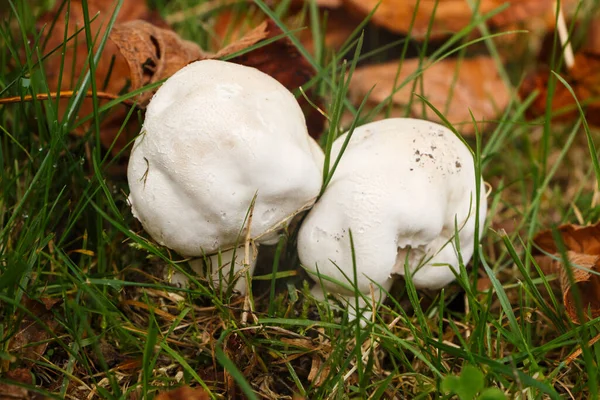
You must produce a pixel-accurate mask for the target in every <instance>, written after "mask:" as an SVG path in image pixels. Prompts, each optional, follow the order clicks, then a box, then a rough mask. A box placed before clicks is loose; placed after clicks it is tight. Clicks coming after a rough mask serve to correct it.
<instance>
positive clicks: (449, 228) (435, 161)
mask: <svg viewBox="0 0 600 400" xmlns="http://www.w3.org/2000/svg"><path fill="white" fill-rule="evenodd" d="M346 135H347V134H344V135H342V136H340V137H339V138H338V139H337V140H336V141H335V142H334V144H333V150H332V155H331V157H332V159H335V158H337V156H338V154H339V152H340V149H341V147H342V144H343V143H344V141H345V139H346ZM476 183H477V180H476V177H475V168H474V162H473V157H472V155H471V153H470V151H469V149H468V148H467V147H466V146H465V144H464V143H463V142H462V141H461V140H460V139H459V138H458V137H456V136H455V134H454V133H452V131H450V130H449V129H447V128H446V127H444V126H442V125H439V124H436V123H433V122H428V121H424V120H418V119H412V118H394V119H386V120H382V121H378V122H373V123H370V124H366V125H364V126H361V127H358V128H357V129H356V130H355V131H354V133H353V136H352V138H351V139H350V141H349V144H348V147H347V148H346V150H345V152H344V153H343V155H342V157H341V161H340V163H339V165H338V167H337V170H336V171H335V173H334V175H333V178H332V180H331V181H330V183H329V185H328V186H327V188H326V190H325V193H324V194H323V196H322V197H321V198H320V199H319V201H318V202H317V203H316V204H315V205H314V207H313V209H312V210H311V211H310V212H309V214H308V216H307V217H306V219H305V221H304V222H303V224H302V226H301V228H300V232H299V236H298V252H299V257H300V261H301V262H302V264H303V265H304V266H305V268H307V269H308V270H310V271H312V272H314V273H317V272H318V273H319V274H321V275H322V276H324V277H329V278H332V279H333V280H334V281H337V282H340V283H342V284H345V285H346V286H350V287H352V286H353V282H352V281H353V279H354V272H353V271H354V270H353V265H354V264H353V257H352V249H351V245H350V238H349V232H350V231H352V236H353V243H354V255H355V265H356V270H357V277H356V278H357V279H356V284H357V285H356V287H357V289H358V291H359V292H360V293H362V294H363V295H364V297H365V298H366V299H368V300H369V302H368V303H366V302H365V301H364V299H363V298H362V297H361V298H360V299H359V300H360V301H359V303H360V305H359V306H360V307H365V306H367V308H371V309H372V306H371V304H370V302H371V301H372V300H375V301H379V300H380V299H381V297H382V292H381V291H380V289H379V287H378V286H377V285H380V286H381V287H382V288H383V289H385V290H388V289H389V288H390V286H391V284H392V282H393V280H394V276H395V275H404V274H405V265H406V266H407V267H408V268H407V270H408V271H410V273H411V275H412V276H411V277H412V281H413V282H414V285H415V286H416V287H417V288H428V289H438V288H441V287H443V286H444V285H447V284H448V283H450V282H451V281H452V280H454V278H455V273H456V274H457V273H458V266H459V252H460V255H461V257H462V261H463V262H464V263H467V262H468V261H469V259H470V258H471V256H472V254H473V246H474V238H475V235H476V234H477V235H481V234H482V228H483V225H484V220H485V214H486V208H487V203H486V198H485V195H484V194H482V195H481V196H480V198H479V199H477V196H476ZM481 187H482V188H483V185H482V186H481ZM477 211H479V221H480V224H479V232H476V230H475V220H476V218H475V216H476V213H477ZM456 233H458V239H459V240H458V241H457V240H456ZM456 242H459V243H460V249H459V248H457V247H456V246H455V244H456ZM349 280H350V282H349ZM321 284H322V285H323V286H321ZM322 289H325V290H326V291H328V292H330V293H332V294H337V295H338V297H340V298H342V299H345V300H346V301H348V302H349V306H350V307H353V306H354V304H355V303H354V302H355V297H354V295H355V292H354V291H353V290H349V289H348V288H344V287H343V286H341V285H338V284H337V283H335V282H332V281H331V280H328V279H326V278H324V279H320V280H319V283H317V285H316V286H315V288H314V289H313V293H314V294H315V295H316V296H322V292H321V290H322ZM372 289H373V292H374V293H375V297H376V299H372V298H371V293H372ZM365 303H366V304H365ZM351 311H352V310H351Z"/></svg>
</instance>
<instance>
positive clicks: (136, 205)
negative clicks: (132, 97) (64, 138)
mask: <svg viewBox="0 0 600 400" xmlns="http://www.w3.org/2000/svg"><path fill="white" fill-rule="evenodd" d="M323 157H324V156H323V152H322V150H321V149H320V147H319V146H318V145H317V144H316V142H314V140H313V139H312V138H311V137H310V136H309V135H308V132H307V128H306V122H305V119H304V115H303V113H302V110H301V109H300V106H299V105H298V103H297V101H296V99H295V98H294V96H293V95H292V93H290V92H289V91H288V90H287V89H286V88H285V87H284V86H283V85H281V84H280V83H279V82H277V81H276V80H275V79H273V78H272V77H270V76H268V75H267V74H264V73H262V72H260V71H258V70H257V69H254V68H249V67H245V66H241V65H238V64H233V63H228V62H224V61H216V60H205V61H197V62H194V63H192V64H190V65H188V66H186V67H184V68H183V69H181V70H179V71H178V72H177V73H176V74H174V75H173V76H172V77H171V78H169V79H168V80H167V81H166V82H165V83H164V84H163V85H162V86H161V87H160V89H159V90H158V91H157V92H156V94H155V95H154V97H153V98H152V100H151V102H150V104H149V106H148V109H147V112H146V117H145V120H144V125H143V127H142V132H141V133H140V135H139V136H138V138H137V139H136V141H135V143H134V146H133V149H132V152H131V157H130V161H129V167H128V173H127V177H128V181H129V187H130V195H129V203H130V205H131V209H132V213H133V215H134V216H135V217H136V218H137V219H139V220H140V221H141V223H142V225H143V227H144V229H145V230H146V232H148V233H149V234H150V235H151V236H152V238H153V239H154V240H155V241H156V242H158V243H159V244H161V245H164V246H166V247H168V248H171V249H173V250H175V251H176V252H178V253H179V254H181V255H183V256H185V257H192V258H193V257H196V258H197V261H196V262H192V263H190V264H191V266H192V268H193V269H195V270H196V272H199V273H202V272H204V271H201V269H203V268H204V267H209V268H210V271H211V272H209V273H210V274H212V281H213V283H214V284H215V286H218V287H221V288H224V287H225V285H229V284H232V283H233V280H234V279H237V278H238V277H239V275H240V274H239V272H240V271H241V270H242V269H243V268H244V267H247V268H248V269H249V273H250V274H252V270H253V268H254V262H255V260H256V257H255V256H256V254H255V253H254V252H253V256H251V257H250V258H251V260H247V259H246V260H244V251H243V250H241V249H240V246H243V245H244V238H245V237H246V236H247V234H248V236H249V237H250V238H252V239H253V243H255V244H259V243H268V242H270V241H272V240H273V239H274V238H275V240H276V237H277V230H278V229H280V228H282V227H283V226H284V225H285V224H286V223H287V222H288V221H289V220H290V219H291V217H293V216H294V215H295V214H297V213H298V212H299V211H302V210H304V209H306V208H308V207H310V205H311V204H312V203H313V202H314V201H315V199H316V196H317V195H318V193H319V190H320V187H321V181H322V164H323ZM250 211H252V215H253V217H252V220H251V223H250V226H249V227H248V226H247V225H248V224H247V222H248V215H249V212H250ZM241 228H244V229H248V228H249V230H250V232H246V231H244V230H242V229H241ZM234 253H235V254H236V255H235V259H233V257H234ZM205 259H206V260H209V264H211V265H209V266H204V265H203V264H204V260H205ZM219 259H220V260H221V263H218V262H217V260H219ZM234 288H235V289H236V290H237V291H239V292H241V293H244V292H245V290H246V286H245V282H244V280H238V281H237V283H235V286H234Z"/></svg>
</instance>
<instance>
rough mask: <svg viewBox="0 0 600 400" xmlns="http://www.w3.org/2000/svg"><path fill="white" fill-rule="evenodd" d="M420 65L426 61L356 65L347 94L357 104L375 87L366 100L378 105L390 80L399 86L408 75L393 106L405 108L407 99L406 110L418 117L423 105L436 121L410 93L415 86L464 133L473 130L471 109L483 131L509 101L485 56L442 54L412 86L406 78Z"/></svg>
mask: <svg viewBox="0 0 600 400" xmlns="http://www.w3.org/2000/svg"><path fill="white" fill-rule="evenodd" d="M421 65H423V66H426V65H427V60H423V62H422V63H420V61H419V59H408V60H404V61H403V63H402V67H401V69H400V72H399V73H398V67H399V65H398V62H396V61H394V62H388V63H384V64H377V65H369V66H365V67H360V68H357V69H356V71H355V72H354V74H353V75H352V81H351V83H350V94H351V96H352V98H353V100H355V102H358V103H359V102H360V101H362V99H363V97H364V96H365V95H366V94H367V92H368V91H369V90H370V89H371V88H373V87H374V89H373V91H372V92H371V96H370V98H369V100H370V101H371V104H380V103H382V102H384V101H386V99H388V98H389V96H390V95H391V94H392V91H393V88H394V82H396V87H398V86H400V84H401V83H402V82H404V81H405V80H407V79H410V81H409V82H408V83H407V84H405V85H404V86H403V87H402V88H401V89H399V90H397V91H396V92H395V93H394V94H393V96H392V97H391V99H392V103H393V105H395V106H399V107H407V106H408V104H411V105H410V107H411V113H412V114H413V115H415V116H419V117H421V116H423V108H424V107H425V118H426V119H429V120H432V121H440V118H439V117H438V116H437V115H436V114H435V112H434V111H433V110H432V109H431V108H429V107H428V106H427V105H426V104H424V103H423V101H422V100H421V99H419V98H418V97H417V96H411V95H412V94H413V91H414V93H418V94H421V95H422V96H423V97H425V98H426V99H427V100H428V101H429V102H430V103H431V104H433V106H434V107H435V108H436V109H437V110H438V111H440V112H441V113H442V114H443V115H444V116H445V117H446V118H447V119H448V120H449V121H450V123H452V124H453V125H454V126H455V127H456V129H458V130H459V131H461V132H462V133H463V134H469V133H473V132H474V131H475V127H474V125H473V122H472V119H471V114H470V112H472V113H473V115H474V116H475V118H476V120H477V121H478V125H479V129H480V130H482V129H485V127H486V126H487V124H488V122H489V121H490V120H493V119H494V118H496V117H497V116H498V115H499V113H501V112H502V111H503V110H504V108H505V107H506V106H507V104H508V102H509V100H510V93H509V91H508V89H507V88H506V86H505V84H504V82H503V81H502V79H501V78H500V75H499V74H498V71H497V68H496V64H495V63H494V61H493V60H492V59H491V58H489V57H483V56H480V57H474V58H469V59H463V60H458V59H446V60H443V61H440V62H437V63H434V64H433V65H432V66H430V67H428V68H426V69H424V70H423V73H422V75H421V78H419V80H418V81H417V82H416V85H414V83H415V82H414V81H415V79H411V76H414V74H415V73H416V72H417V71H419V69H420V68H421ZM421 85H422V86H421ZM413 86H414V87H413ZM421 88H422V90H421ZM411 97H412V103H410V101H411Z"/></svg>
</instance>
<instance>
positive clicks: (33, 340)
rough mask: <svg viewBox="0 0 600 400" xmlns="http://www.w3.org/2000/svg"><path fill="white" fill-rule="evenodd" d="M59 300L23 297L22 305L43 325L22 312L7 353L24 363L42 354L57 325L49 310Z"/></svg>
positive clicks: (36, 358)
mask: <svg viewBox="0 0 600 400" xmlns="http://www.w3.org/2000/svg"><path fill="white" fill-rule="evenodd" d="M60 301H61V300H60V299H44V298H42V299H40V300H32V299H30V298H28V297H24V298H23V300H22V305H23V306H24V307H25V308H26V309H27V310H29V312H31V313H32V314H33V315H34V316H35V317H37V319H39V320H41V322H42V323H43V325H41V324H40V323H39V322H38V321H36V319H34V318H33V317H32V316H31V315H29V314H23V316H22V319H21V320H20V322H19V328H18V330H17V332H16V333H15V335H14V336H13V337H12V338H11V339H10V344H9V346H8V351H9V353H11V354H12V355H14V356H16V357H17V358H18V359H19V360H21V361H22V362H25V363H32V362H33V361H34V360H38V359H39V358H40V357H42V356H43V355H44V353H45V352H46V349H47V348H48V345H49V343H50V342H49V339H51V338H52V332H54V330H55V329H56V328H57V327H58V322H57V321H56V320H55V318H54V313H53V312H52V311H51V310H52V308H53V307H54V306H55V305H56V304H57V303H58V302H60Z"/></svg>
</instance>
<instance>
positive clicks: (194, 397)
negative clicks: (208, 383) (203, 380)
mask: <svg viewBox="0 0 600 400" xmlns="http://www.w3.org/2000/svg"><path fill="white" fill-rule="evenodd" d="M155 399H156V400H209V399H210V396H209V395H208V393H206V391H204V389H193V388H191V387H189V386H182V387H180V388H178V389H175V390H171V391H168V392H161V393H159V394H158V396H156V398H155Z"/></svg>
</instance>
